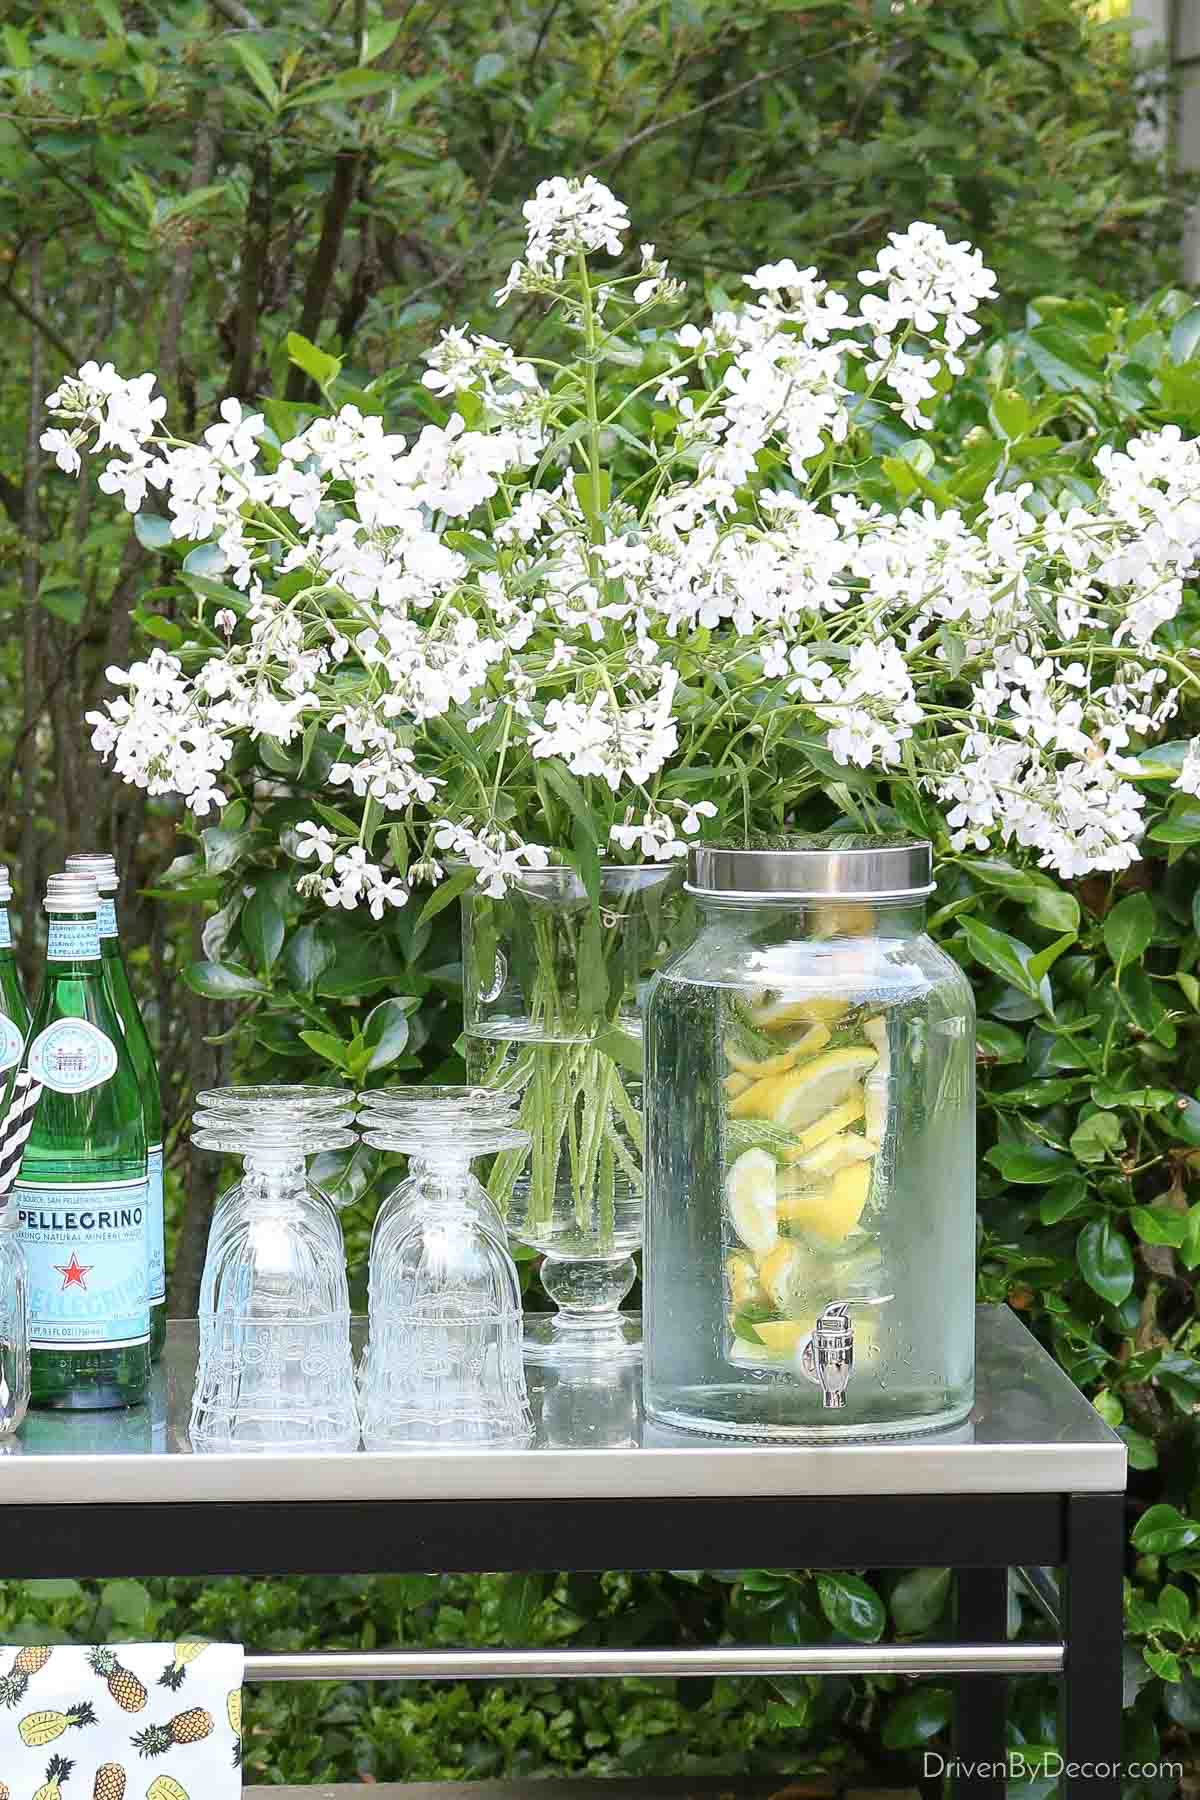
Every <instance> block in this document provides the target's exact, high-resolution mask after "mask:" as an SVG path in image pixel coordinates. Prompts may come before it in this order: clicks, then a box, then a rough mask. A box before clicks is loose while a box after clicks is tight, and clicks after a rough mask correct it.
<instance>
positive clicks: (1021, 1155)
mask: <svg viewBox="0 0 1200 1800" xmlns="http://www.w3.org/2000/svg"><path fill="white" fill-rule="evenodd" d="M984 1161H985V1162H989V1163H991V1165H992V1167H993V1169H998V1170H999V1171H1000V1173H1001V1175H1003V1177H1004V1179H1005V1181H1012V1182H1016V1183H1017V1184H1019V1185H1021V1186H1026V1187H1039V1186H1042V1185H1047V1186H1048V1185H1049V1184H1050V1182H1052V1181H1057V1180H1058V1179H1059V1177H1060V1176H1063V1175H1068V1174H1070V1173H1071V1159H1070V1157H1069V1156H1064V1155H1063V1153H1062V1151H1061V1150H1052V1149H1051V1148H1050V1145H1049V1144H1036V1143H1034V1144H996V1145H995V1146H994V1148H993V1149H991V1150H989V1151H988V1153H987V1155H986V1156H985V1157H984Z"/></svg>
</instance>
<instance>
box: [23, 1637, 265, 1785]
mask: <svg viewBox="0 0 1200 1800" xmlns="http://www.w3.org/2000/svg"><path fill="white" fill-rule="evenodd" d="M241 1727H242V1648H241V1645H240V1644H204V1643H194V1642H191V1643H181V1644H114V1645H112V1646H111V1648H110V1647H108V1646H105V1645H100V1646H97V1647H94V1648H92V1649H85V1648H82V1647H79V1646H76V1645H74V1644H53V1645H50V1646H40V1645H32V1644H30V1645H26V1646H25V1647H24V1648H22V1647H21V1646H19V1645H15V1644H14V1645H13V1646H11V1647H10V1648H9V1649H7V1650H0V1800H235V1797H236V1796H237V1795H238V1794H240V1793H241V1791H242V1776H241V1750H242V1743H241Z"/></svg>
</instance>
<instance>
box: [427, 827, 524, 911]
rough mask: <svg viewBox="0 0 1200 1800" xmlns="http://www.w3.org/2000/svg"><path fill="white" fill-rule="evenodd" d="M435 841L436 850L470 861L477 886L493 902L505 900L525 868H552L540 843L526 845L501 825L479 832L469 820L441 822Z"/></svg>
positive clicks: (485, 828)
mask: <svg viewBox="0 0 1200 1800" xmlns="http://www.w3.org/2000/svg"><path fill="white" fill-rule="evenodd" d="M433 842H434V845H435V846H436V848H437V849H439V850H448V851H450V852H451V854H452V855H454V856H457V857H461V858H462V859H463V860H464V861H466V862H468V863H469V864H470V865H471V867H472V868H473V869H474V870H475V872H476V874H475V879H476V885H477V886H478V887H480V888H481V889H482V890H483V892H484V893H485V894H489V895H490V896H491V898H492V899H493V900H500V899H502V898H503V897H504V895H505V893H506V892H507V890H508V888H509V886H510V885H511V884H512V883H513V882H516V881H519V880H520V877H521V871H522V870H523V869H547V868H549V866H550V855H549V852H548V851H547V850H544V849H543V848H542V846H541V845H540V844H523V843H522V842H521V840H520V838H519V837H517V836H516V835H515V834H514V833H512V832H506V831H503V830H502V829H501V828H500V826H498V825H486V826H484V827H483V829H482V830H480V831H478V832H477V831H475V830H474V829H473V828H472V825H471V821H470V820H469V819H467V820H462V821H460V822H458V823H455V822H454V821H453V820H452V819H441V820H439V821H438V823H437V825H436V826H435V827H434V833H433Z"/></svg>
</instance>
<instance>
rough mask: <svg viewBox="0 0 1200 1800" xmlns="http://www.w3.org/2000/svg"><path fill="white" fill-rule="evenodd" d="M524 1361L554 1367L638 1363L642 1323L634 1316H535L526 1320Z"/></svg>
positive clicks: (539, 1314) (542, 1314) (628, 1314)
mask: <svg viewBox="0 0 1200 1800" xmlns="http://www.w3.org/2000/svg"><path fill="white" fill-rule="evenodd" d="M524 1353H525V1361H526V1362H527V1363H538V1364H546V1365H549V1366H557V1367H563V1368H565V1367H567V1366H568V1365H569V1366H571V1367H575V1366H578V1365H579V1364H581V1363H592V1364H596V1365H601V1364H604V1363H627V1362H639V1361H640V1360H641V1355H642V1322H641V1319H640V1318H639V1317H638V1316H637V1314H636V1313H614V1314H609V1315H607V1316H605V1317H602V1318H596V1317H594V1316H593V1317H591V1318H583V1319H581V1318H578V1317H576V1318H568V1319H564V1318H563V1316H562V1314H561V1313H535V1314H534V1315H533V1316H532V1317H526V1320H525V1342H524Z"/></svg>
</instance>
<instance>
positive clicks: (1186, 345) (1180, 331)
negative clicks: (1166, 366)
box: [1171, 306, 1200, 363]
mask: <svg viewBox="0 0 1200 1800" xmlns="http://www.w3.org/2000/svg"><path fill="white" fill-rule="evenodd" d="M1197 349H1200V306H1192V307H1189V308H1188V310H1187V312H1185V313H1184V315H1183V317H1182V318H1179V319H1176V321H1175V323H1174V325H1173V326H1172V328H1171V361H1172V362H1173V363H1185V362H1190V361H1191V359H1192V357H1193V356H1195V354H1196V351H1197Z"/></svg>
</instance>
